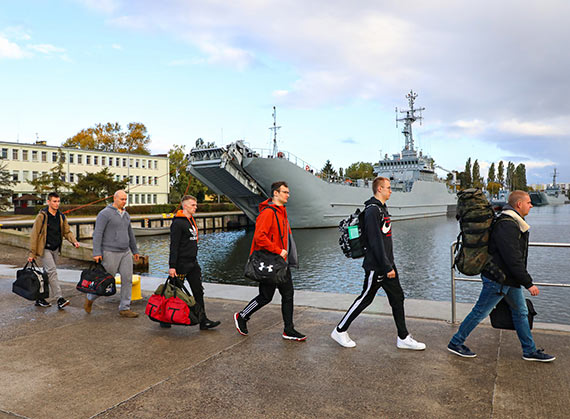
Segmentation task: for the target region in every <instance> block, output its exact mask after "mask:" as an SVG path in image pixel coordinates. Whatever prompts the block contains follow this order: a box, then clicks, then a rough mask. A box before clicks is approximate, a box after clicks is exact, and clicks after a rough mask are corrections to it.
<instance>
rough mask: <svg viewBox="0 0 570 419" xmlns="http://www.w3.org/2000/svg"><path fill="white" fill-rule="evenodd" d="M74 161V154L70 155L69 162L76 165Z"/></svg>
mask: <svg viewBox="0 0 570 419" xmlns="http://www.w3.org/2000/svg"><path fill="white" fill-rule="evenodd" d="M73 160H74V157H73V154H70V155H69V162H70V163H72V164H73V163H74V162H73Z"/></svg>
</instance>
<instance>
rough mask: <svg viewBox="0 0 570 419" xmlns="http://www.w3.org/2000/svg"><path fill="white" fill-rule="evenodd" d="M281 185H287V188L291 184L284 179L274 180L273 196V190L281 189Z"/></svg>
mask: <svg viewBox="0 0 570 419" xmlns="http://www.w3.org/2000/svg"><path fill="white" fill-rule="evenodd" d="M281 186H285V187H286V188H288V187H289V185H287V182H285V181H284V180H280V181H277V182H273V183H272V184H271V196H273V192H275V191H279V189H280V188H281Z"/></svg>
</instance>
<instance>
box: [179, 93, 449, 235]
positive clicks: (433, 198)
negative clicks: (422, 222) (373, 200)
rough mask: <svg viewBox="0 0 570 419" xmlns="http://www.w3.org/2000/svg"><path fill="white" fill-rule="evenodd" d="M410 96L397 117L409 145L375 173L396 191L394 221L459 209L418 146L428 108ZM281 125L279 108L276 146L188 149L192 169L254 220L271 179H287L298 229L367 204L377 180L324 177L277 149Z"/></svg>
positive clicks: (325, 223)
mask: <svg viewBox="0 0 570 419" xmlns="http://www.w3.org/2000/svg"><path fill="white" fill-rule="evenodd" d="M406 98H407V99H408V104H409V109H405V110H400V111H399V112H400V113H401V114H402V117H401V118H398V117H396V121H397V122H402V123H403V129H402V133H403V134H404V137H405V145H404V148H403V149H402V151H401V152H400V153H397V154H393V155H392V157H391V158H389V157H388V155H386V156H385V158H384V159H383V160H380V161H379V162H378V163H376V164H375V165H374V166H373V167H374V174H375V176H384V177H387V178H389V179H391V184H392V190H393V193H392V196H391V198H390V201H389V202H388V207H389V209H390V213H391V215H392V220H394V221H397V220H406V219H414V218H423V217H437V216H445V215H446V214H448V213H450V212H454V211H455V205H456V196H455V194H454V193H453V191H451V190H449V189H448V188H447V185H446V184H445V183H444V182H443V181H441V180H439V179H438V177H437V175H436V173H435V165H434V161H433V159H432V158H431V157H429V156H427V155H425V154H423V153H422V152H421V151H417V150H416V149H415V146H414V138H413V134H412V124H413V123H414V122H415V121H417V120H421V119H422V116H421V112H422V111H423V110H425V108H415V107H414V103H415V100H416V98H417V94H416V93H414V92H413V91H410V93H409V94H408V95H407V96H406ZM396 112H398V109H397V108H396ZM418 114H419V115H418ZM279 128H280V127H278V126H277V123H276V112H275V108H274V112H273V127H272V128H270V129H272V130H273V149H272V150H263V149H261V150H260V149H254V148H250V147H249V146H247V145H246V144H245V143H244V142H243V141H236V142H233V143H231V144H229V145H227V146H224V147H213V148H194V149H192V150H191V151H190V153H189V162H190V164H189V170H190V173H191V174H192V175H193V176H195V177H196V178H198V179H199V180H200V181H201V182H203V183H204V184H206V185H207V186H208V187H209V188H211V189H212V190H214V191H215V192H216V193H218V194H222V195H226V196H227V197H228V198H230V199H231V200H232V202H234V203H235V204H236V205H237V206H238V207H239V208H240V209H241V210H243V212H244V213H245V214H246V215H247V216H248V217H249V218H250V219H251V220H255V218H256V217H257V215H258V205H259V203H260V202H261V201H263V200H265V199H267V198H268V197H269V196H270V191H271V183H273V182H275V181H277V180H284V181H286V182H287V183H288V184H289V188H290V189H291V197H290V199H289V201H288V203H287V213H288V214H289V219H290V221H291V226H292V227H293V228H320V227H336V226H338V224H339V222H340V221H341V220H342V219H343V218H346V217H347V216H348V215H350V214H351V213H353V212H354V211H355V210H356V209H357V208H362V207H363V202H364V201H365V200H366V199H368V198H369V197H370V196H371V195H372V190H371V189H372V188H371V186H372V180H373V179H358V180H354V181H351V180H350V179H345V178H339V177H335V178H330V177H324V176H322V175H321V174H320V173H319V171H318V170H315V168H314V167H312V166H311V165H310V164H308V163H307V162H305V161H304V160H302V159H300V158H298V157H296V156H295V155H293V154H292V153H289V152H287V151H284V150H279V149H278V147H277V138H276V136H277V130H278V129H279ZM438 167H439V166H438Z"/></svg>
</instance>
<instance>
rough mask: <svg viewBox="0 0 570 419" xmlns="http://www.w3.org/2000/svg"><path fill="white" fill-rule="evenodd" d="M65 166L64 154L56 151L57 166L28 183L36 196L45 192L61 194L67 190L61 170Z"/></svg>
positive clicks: (66, 183) (67, 186)
mask: <svg viewBox="0 0 570 419" xmlns="http://www.w3.org/2000/svg"><path fill="white" fill-rule="evenodd" d="M64 164H65V154H64V153H63V151H62V150H61V148H58V150H57V164H56V165H55V166H54V167H52V168H51V169H50V171H49V172H48V173H45V174H43V175H41V176H39V177H38V178H36V179H33V180H31V181H30V184H31V185H32V186H33V187H34V191H35V192H36V193H37V194H40V195H41V194H44V193H46V192H57V193H58V194H59V193H61V192H62V191H63V190H68V189H69V183H68V182H66V180H65V176H66V172H65V171H64V170H63V167H64Z"/></svg>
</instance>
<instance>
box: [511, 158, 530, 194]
mask: <svg viewBox="0 0 570 419" xmlns="http://www.w3.org/2000/svg"><path fill="white" fill-rule="evenodd" d="M513 186H514V189H520V190H521V191H526V190H527V189H528V187H527V185H526V167H525V165H524V164H523V163H520V164H518V165H517V167H516V169H515V171H514V174H513Z"/></svg>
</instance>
